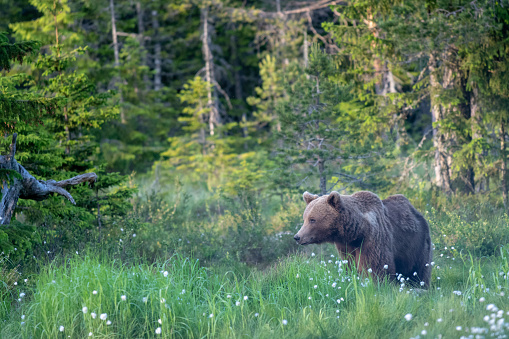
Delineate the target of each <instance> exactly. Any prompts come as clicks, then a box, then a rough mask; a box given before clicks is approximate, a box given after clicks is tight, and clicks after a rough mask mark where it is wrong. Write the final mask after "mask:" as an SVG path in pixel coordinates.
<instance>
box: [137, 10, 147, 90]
mask: <svg viewBox="0 0 509 339" xmlns="http://www.w3.org/2000/svg"><path fill="white" fill-rule="evenodd" d="M143 13H144V12H143V9H142V8H141V2H139V1H138V2H136V15H137V17H138V36H139V41H140V48H141V49H142V50H143V51H144V52H145V53H144V56H143V65H144V66H147V67H148V54H147V51H146V46H145V24H144V22H143ZM143 83H144V85H145V86H147V84H148V75H147V73H146V72H145V73H144V74H143ZM145 88H146V87H145Z"/></svg>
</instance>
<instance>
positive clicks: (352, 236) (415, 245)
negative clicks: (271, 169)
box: [295, 192, 433, 287]
mask: <svg viewBox="0 0 509 339" xmlns="http://www.w3.org/2000/svg"><path fill="white" fill-rule="evenodd" d="M303 197H304V201H306V203H307V206H306V210H305V211H304V216H303V217H304V224H303V225H302V228H301V229H300V230H299V232H298V233H297V234H296V235H295V239H296V240H297V242H298V243H299V244H301V245H307V244H320V243H325V242H329V243H334V244H335V245H336V248H337V250H338V252H339V254H340V255H341V256H343V257H346V258H347V259H348V260H350V262H351V260H355V263H356V264H357V267H358V269H359V271H360V270H365V269H368V268H371V269H372V270H373V273H374V274H375V275H376V276H378V277H383V276H384V275H389V276H390V277H391V278H394V277H395V276H396V274H402V275H403V276H404V277H409V278H411V279H412V281H414V282H416V283H419V282H420V281H424V283H425V287H428V286H429V282H430V278H431V265H430V263H431V258H432V255H433V253H432V251H433V250H432V247H431V237H430V232H429V226H428V223H427V222H426V220H425V219H424V217H423V216H422V215H421V214H420V213H419V212H418V211H417V210H416V209H415V208H414V207H413V206H412V204H411V203H410V202H409V201H408V199H407V198H405V197H404V196H403V195H393V196H390V197H388V198H387V199H385V200H383V201H382V200H380V198H378V196H377V195H376V194H374V193H371V192H357V193H355V194H353V195H340V194H339V193H337V192H332V193H331V194H329V195H325V196H322V197H318V196H317V195H313V194H310V193H308V192H305V193H304V195H303ZM426 264H428V265H426ZM384 265H388V269H384ZM414 272H417V276H414V275H413V274H414Z"/></svg>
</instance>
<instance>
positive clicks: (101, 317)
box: [99, 313, 108, 320]
mask: <svg viewBox="0 0 509 339" xmlns="http://www.w3.org/2000/svg"><path fill="white" fill-rule="evenodd" d="M99 318H100V319H101V320H106V318H108V315H107V314H106V313H102V314H101V315H100V316H99Z"/></svg>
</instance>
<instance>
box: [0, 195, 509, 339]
mask: <svg viewBox="0 0 509 339" xmlns="http://www.w3.org/2000/svg"><path fill="white" fill-rule="evenodd" d="M444 201H446V203H447V204H449V205H448V206H449V207H447V208H444V207H443V206H445V205H443V204H442V205H440V201H438V200H437V201H436V202H435V203H434V204H433V205H434V206H438V207H431V206H430V205H429V204H428V203H427V202H426V199H414V204H415V205H416V207H417V208H418V209H420V210H422V211H424V215H425V217H426V219H427V220H428V221H429V224H430V228H431V231H432V239H433V242H434V246H435V251H434V259H433V260H434V261H433V263H432V265H433V275H432V283H431V287H430V289H429V290H421V289H419V288H418V287H420V286H417V287H416V286H410V285H408V284H407V283H406V279H405V277H399V278H400V281H399V282H398V283H395V282H389V281H378V280H372V279H371V277H370V276H369V274H368V273H365V274H366V275H360V276H359V275H358V274H357V273H356V272H355V271H348V270H347V269H346V265H344V264H343V261H342V258H338V256H337V252H336V249H335V247H334V246H332V245H330V244H329V245H321V246H320V245H310V246H306V247H302V246H300V247H299V246H296V245H295V244H294V241H293V239H292V236H293V233H294V231H295V229H296V228H298V227H299V226H300V219H301V216H300V213H301V212H302V211H301V209H302V204H303V203H302V202H301V201H300V200H297V201H295V202H294V203H290V204H287V205H284V206H281V208H277V207H274V206H272V207H271V208H272V209H270V208H269V207H270V206H269V207H267V206H268V205H270V204H272V202H269V203H267V204H268V205H267V206H265V205H263V204H261V203H250V204H245V205H241V204H239V205H235V206H231V205H230V207H229V208H228V209H227V210H226V209H224V208H223V207H222V206H223V205H222V206H219V207H218V211H219V212H220V213H219V212H214V213H213V211H212V208H210V209H209V210H207V211H205V212H206V213H205V212H203V211H201V210H198V209H197V210H196V212H193V211H191V212H189V209H188V210H187V211H186V209H185V208H184V206H183V205H177V204H176V203H175V204H174V205H173V206H175V207H172V208H171V209H169V208H167V207H165V206H166V205H162V207H158V205H155V203H153V202H152V203H151V204H152V206H156V207H157V208H154V209H153V210H150V211H149V212H143V211H145V210H144V209H142V208H139V210H141V211H142V212H143V213H147V216H148V217H147V218H146V219H145V220H149V221H150V222H146V223H144V224H143V225H141V226H140V225H139V223H138V222H137V221H136V220H137V219H132V220H131V221H130V222H128V221H126V222H123V223H121V224H119V225H118V226H117V227H118V230H117V231H115V230H114V229H112V230H109V231H108V234H107V235H106V234H104V236H103V237H102V242H101V243H100V244H98V246H90V245H89V246H86V247H81V248H78V245H79V244H78V245H76V248H74V249H71V248H72V247H71V245H72V244H69V247H68V248H67V250H66V251H63V250H60V251H59V252H57V251H55V252H53V250H52V248H51V247H50V241H51V238H50V237H43V238H42V239H41V240H43V242H42V244H41V245H40V246H41V248H40V249H39V250H38V251H39V252H37V253H38V254H37V253H35V254H36V255H34V256H33V257H32V256H30V257H29V258H30V259H29V258H27V257H25V258H24V259H23V260H20V261H17V262H16V261H15V260H14V259H13V256H12V255H11V256H4V257H0V338H6V339H11V338H89V337H92V338H462V337H463V338H492V337H493V338H503V337H506V336H507V334H509V245H507V244H509V228H508V227H507V226H508V225H509V218H508V216H507V214H505V212H500V210H501V209H500V206H498V207H497V206H495V205H493V204H492V203H491V202H490V201H489V200H486V201H476V202H468V203H465V202H464V201H458V202H455V201H453V200H451V199H448V200H444ZM455 204H456V205H455ZM170 206H172V205H170ZM196 206H197V208H198V207H199V206H200V205H199V204H197V205H196ZM224 206H228V205H226V203H225V205H224ZM440 206H442V207H440ZM454 206H456V207H454ZM166 210H170V211H173V212H172V213H166V212H165V211H166ZM269 210H270V211H271V212H270V213H267V211H269ZM151 211H155V212H151ZM157 211H162V212H157ZM150 213H160V215H159V214H150ZM140 214H141V215H144V214H142V213H141V212H140ZM165 215H168V217H164V216H165ZM198 217H199V218H202V219H198ZM176 225H177V226H178V227H177V226H176ZM135 227H137V228H135ZM114 231H115V232H114ZM43 235H44V234H43ZM54 236H55V235H53V237H54ZM57 239H58V238H57ZM108 244H110V245H108ZM43 246H46V247H43ZM51 246H53V245H51ZM53 248H55V246H53ZM14 253H15V252H14Z"/></svg>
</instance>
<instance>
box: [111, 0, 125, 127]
mask: <svg viewBox="0 0 509 339" xmlns="http://www.w3.org/2000/svg"><path fill="white" fill-rule="evenodd" d="M110 12H111V36H112V39H113V54H114V58H115V61H114V66H115V68H117V72H118V67H119V66H120V57H119V48H118V34H117V23H116V21H115V4H114V3H113V0H110ZM115 78H116V80H117V81H120V74H119V73H117V75H116V76H115ZM119 93H120V104H121V105H120V122H121V123H123V124H125V123H126V118H125V113H124V109H123V107H122V103H123V102H124V99H123V98H122V91H120V90H119Z"/></svg>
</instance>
